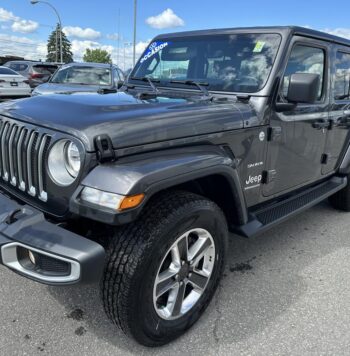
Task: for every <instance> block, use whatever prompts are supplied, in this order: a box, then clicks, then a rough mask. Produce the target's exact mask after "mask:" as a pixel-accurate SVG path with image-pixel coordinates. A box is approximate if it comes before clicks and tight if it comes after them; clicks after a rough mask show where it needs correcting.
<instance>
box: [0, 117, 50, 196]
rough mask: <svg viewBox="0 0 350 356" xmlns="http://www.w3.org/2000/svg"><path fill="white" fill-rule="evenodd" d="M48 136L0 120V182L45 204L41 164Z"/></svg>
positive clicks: (46, 148) (44, 156)
mask: <svg viewBox="0 0 350 356" xmlns="http://www.w3.org/2000/svg"><path fill="white" fill-rule="evenodd" d="M50 141H51V136H50V135H48V134H47V133H43V132H39V131H37V130H36V129H34V128H29V127H27V126H25V125H22V124H19V123H18V122H16V123H13V122H12V121H11V122H10V121H9V120H6V119H0V150H1V157H0V180H1V181H3V182H5V183H7V184H10V185H12V186H13V187H16V188H18V189H19V190H21V191H23V192H25V193H27V194H29V195H31V196H32V197H37V198H39V199H40V200H42V201H44V202H45V201H47V192H46V179H45V174H44V172H45V161H46V155H47V151H48V148H49V145H50Z"/></svg>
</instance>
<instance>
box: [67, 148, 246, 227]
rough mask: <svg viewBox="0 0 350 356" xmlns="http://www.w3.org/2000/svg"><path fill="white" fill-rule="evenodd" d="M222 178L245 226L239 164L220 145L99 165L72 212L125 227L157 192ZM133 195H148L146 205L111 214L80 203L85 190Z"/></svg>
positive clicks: (72, 204)
mask: <svg viewBox="0 0 350 356" xmlns="http://www.w3.org/2000/svg"><path fill="white" fill-rule="evenodd" d="M211 175H221V176H223V177H224V178H225V179H226V180H227V182H228V183H229V186H230V189H231V193H232V196H233V199H234V201H233V202H232V204H233V205H235V206H236V207H237V208H238V209H237V211H238V214H239V215H240V216H239V217H238V218H239V220H240V221H242V223H244V222H246V221H247V220H248V216H247V209H246V204H245V199H244V195H243V190H242V187H241V183H240V180H239V176H238V172H237V161H236V159H235V158H234V157H233V155H232V154H230V153H229V152H228V150H226V149H224V148H223V147H220V146H211V145H199V146H193V147H184V148H173V149H167V150H163V151H157V152H149V153H145V154H139V155H135V156H130V157H125V158H123V159H119V160H117V161H115V162H111V163H107V164H103V165H99V166H96V167H95V168H94V169H93V170H92V171H91V172H90V173H89V174H88V175H87V176H86V177H85V178H84V179H83V181H82V183H81V185H80V186H79V188H78V189H77V190H76V192H75V193H74V195H73V197H72V198H71V201H70V210H71V211H72V212H73V213H75V214H78V215H80V216H85V217H88V218H91V219H93V220H97V221H101V222H104V223H108V224H111V225H121V224H125V223H128V222H131V221H133V220H134V219H136V218H137V216H138V215H139V213H140V212H141V210H142V208H143V207H144V205H145V204H146V203H147V201H148V200H149V199H150V198H151V197H152V196H153V195H154V194H156V193H158V192H160V191H162V190H165V189H168V188H171V187H174V186H177V185H180V184H183V183H187V182H190V181H193V180H195V179H199V178H204V177H207V176H211ZM86 186H87V187H92V188H95V189H99V190H102V191H106V192H110V193H115V194H120V195H125V196H132V195H136V194H140V193H144V194H145V199H144V201H143V202H142V204H141V205H140V206H139V207H137V208H134V209H130V210H127V211H125V212H111V211H110V209H103V208H102V207H92V206H87V205H86V203H83V202H81V201H80V200H79V195H80V192H81V190H82V189H83V188H84V187H86Z"/></svg>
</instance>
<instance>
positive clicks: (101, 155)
mask: <svg viewBox="0 0 350 356" xmlns="http://www.w3.org/2000/svg"><path fill="white" fill-rule="evenodd" d="M94 141H95V148H96V151H97V152H96V154H97V159H98V161H99V162H101V163H104V162H113V161H115V160H116V159H117V157H116V154H115V152H114V149H113V144H112V140H111V138H110V137H109V136H108V135H98V136H96V137H95V139H94Z"/></svg>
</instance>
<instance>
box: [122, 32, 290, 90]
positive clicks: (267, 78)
mask: <svg viewBox="0 0 350 356" xmlns="http://www.w3.org/2000/svg"><path fill="white" fill-rule="evenodd" d="M199 32H201V31H199ZM231 34H232V35H277V36H278V37H279V39H280V41H279V44H278V46H276V47H277V48H276V54H275V57H274V60H273V62H272V64H271V68H270V71H269V74H268V76H267V77H266V80H265V83H264V85H262V86H261V88H259V90H257V91H255V92H244V91H224V90H211V89H210V87H209V88H208V92H209V93H213V94H216V93H217V94H225V95H230V94H232V95H249V96H260V95H257V94H259V93H260V92H262V91H263V90H264V89H265V88H266V86H267V85H268V84H269V82H270V78H271V75H272V73H273V72H274V69H275V68H276V63H277V61H278V58H279V55H280V50H281V47H282V45H283V40H284V36H283V34H282V33H280V32H276V31H266V30H265V31H264V30H263V29H262V30H261V31H246V30H232V31H228V32H225V31H223V32H214V33H208V34H199V35H196V34H195V33H191V34H189V35H188V36H185V37H184V38H185V39H186V38H191V37H192V38H195V37H213V36H225V35H226V36H227V35H231ZM172 35H173V34H168V35H163V36H157V37H155V38H154V39H153V40H152V41H151V42H150V43H149V44H148V46H147V47H146V49H145V51H144V52H143V53H142V55H141V56H140V57H139V59H138V60H137V62H136V65H135V67H134V68H133V70H132V71H131V72H130V75H129V77H128V78H127V81H126V84H131V85H135V86H140V87H147V86H146V85H142V84H141V83H137V81H133V80H132V77H133V76H135V73H136V70H137V68H138V67H139V65H140V64H141V63H140V62H141V59H142V58H143V55H144V53H145V52H146V51H147V48H148V47H149V45H150V44H151V43H152V42H155V41H159V40H162V41H166V40H170V39H171V40H174V39H182V37H180V36H178V35H176V34H174V36H172ZM163 83H164V81H162V80H160V82H159V83H157V84H158V85H157V88H165V89H169V88H170V89H180V90H191V91H195V90H192V89H189V88H188V86H186V85H185V84H178V85H176V86H174V85H171V84H174V83H170V80H169V81H168V82H167V83H168V84H169V85H164V86H162V84H163ZM261 96H266V95H261Z"/></svg>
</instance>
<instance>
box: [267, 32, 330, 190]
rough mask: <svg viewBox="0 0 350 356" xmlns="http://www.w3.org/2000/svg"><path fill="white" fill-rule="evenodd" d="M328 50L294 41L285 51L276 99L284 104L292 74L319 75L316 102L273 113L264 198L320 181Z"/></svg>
mask: <svg viewBox="0 0 350 356" xmlns="http://www.w3.org/2000/svg"><path fill="white" fill-rule="evenodd" d="M328 53H329V49H328V47H327V45H326V44H325V43H324V42H319V41H316V40H311V39H306V38H303V37H295V38H294V39H293V40H292V43H291V46H290V49H289V58H288V61H287V63H286V65H285V70H284V75H283V77H282V78H283V79H282V81H281V85H280V89H279V96H278V99H277V100H279V101H281V102H285V100H286V99H285V97H286V94H287V92H288V85H289V78H290V76H291V75H292V74H294V73H314V74H319V75H320V83H321V84H320V88H319V95H318V100H317V101H316V102H315V103H313V104H298V105H297V106H296V107H295V108H294V109H293V110H291V111H287V112H276V111H273V112H272V114H271V120H270V126H271V127H270V135H269V136H270V137H269V142H268V150H267V157H266V167H267V172H266V176H267V177H266V184H264V185H263V194H264V196H272V195H280V194H283V193H286V192H288V191H289V190H292V189H293V190H294V189H295V188H298V187H301V186H303V185H306V184H309V183H312V182H314V181H317V180H318V179H320V178H321V177H322V173H321V167H322V155H323V153H324V147H325V141H326V135H327V130H326V129H324V126H325V123H326V122H328V115H329V112H328V111H329V95H328V93H329V84H328V78H329V69H328V63H329V60H328Z"/></svg>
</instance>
